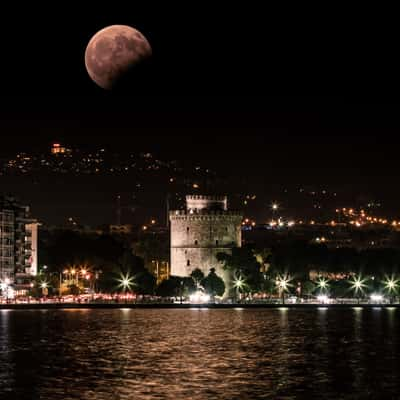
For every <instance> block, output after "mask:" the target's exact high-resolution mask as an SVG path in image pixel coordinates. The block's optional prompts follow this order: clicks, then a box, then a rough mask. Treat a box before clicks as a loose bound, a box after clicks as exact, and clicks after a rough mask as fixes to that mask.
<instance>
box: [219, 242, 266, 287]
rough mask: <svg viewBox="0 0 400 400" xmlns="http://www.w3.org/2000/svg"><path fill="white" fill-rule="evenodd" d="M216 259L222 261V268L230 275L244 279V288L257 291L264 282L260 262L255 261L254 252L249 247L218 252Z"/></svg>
mask: <svg viewBox="0 0 400 400" xmlns="http://www.w3.org/2000/svg"><path fill="white" fill-rule="evenodd" d="M217 260H218V261H221V262H223V263H224V269H226V270H227V271H229V272H230V273H231V275H232V276H234V275H235V276H240V277H241V278H243V279H244V280H245V281H246V290H247V291H249V292H258V291H260V290H261V289H262V287H263V284H264V277H263V274H262V272H261V264H260V263H259V262H258V261H257V258H256V256H255V255H254V252H253V250H252V249H251V248H249V247H237V248H233V249H232V254H226V253H218V254H217Z"/></svg>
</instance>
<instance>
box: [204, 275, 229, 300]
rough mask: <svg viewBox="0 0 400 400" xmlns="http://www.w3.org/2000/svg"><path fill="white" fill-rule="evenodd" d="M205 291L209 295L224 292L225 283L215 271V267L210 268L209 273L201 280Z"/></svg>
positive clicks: (220, 294) (213, 295) (222, 293)
mask: <svg viewBox="0 0 400 400" xmlns="http://www.w3.org/2000/svg"><path fill="white" fill-rule="evenodd" d="M201 284H202V286H203V287H204V290H205V291H206V293H208V294H209V295H210V296H212V297H215V296H223V295H224V293H225V283H224V281H223V279H222V278H221V277H219V276H218V275H217V274H216V273H215V268H211V269H210V273H209V274H208V275H207V276H206V277H205V278H204V279H203V280H202V281H201Z"/></svg>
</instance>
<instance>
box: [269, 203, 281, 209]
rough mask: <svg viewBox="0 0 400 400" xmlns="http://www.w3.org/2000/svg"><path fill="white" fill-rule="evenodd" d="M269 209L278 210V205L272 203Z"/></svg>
mask: <svg viewBox="0 0 400 400" xmlns="http://www.w3.org/2000/svg"><path fill="white" fill-rule="evenodd" d="M271 208H272V209H273V210H274V211H276V210H277V209H278V208H279V204H278V203H272V205H271Z"/></svg>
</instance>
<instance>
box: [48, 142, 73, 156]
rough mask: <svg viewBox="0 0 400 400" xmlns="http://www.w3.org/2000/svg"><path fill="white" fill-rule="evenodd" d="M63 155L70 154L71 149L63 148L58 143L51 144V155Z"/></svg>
mask: <svg viewBox="0 0 400 400" xmlns="http://www.w3.org/2000/svg"><path fill="white" fill-rule="evenodd" d="M65 153H71V149H68V148H67V147H64V146H63V145H61V144H60V143H53V145H52V146H51V154H65Z"/></svg>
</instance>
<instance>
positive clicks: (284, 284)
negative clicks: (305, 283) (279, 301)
mask: <svg viewBox="0 0 400 400" xmlns="http://www.w3.org/2000/svg"><path fill="white" fill-rule="evenodd" d="M290 281H291V279H290V277H289V276H287V275H282V276H280V275H278V277H277V278H276V281H275V284H276V286H277V287H278V289H279V290H280V291H283V292H285V291H287V290H288V288H289V286H291V285H290Z"/></svg>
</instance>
